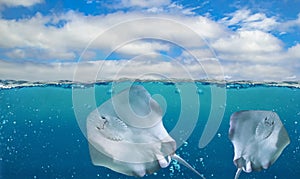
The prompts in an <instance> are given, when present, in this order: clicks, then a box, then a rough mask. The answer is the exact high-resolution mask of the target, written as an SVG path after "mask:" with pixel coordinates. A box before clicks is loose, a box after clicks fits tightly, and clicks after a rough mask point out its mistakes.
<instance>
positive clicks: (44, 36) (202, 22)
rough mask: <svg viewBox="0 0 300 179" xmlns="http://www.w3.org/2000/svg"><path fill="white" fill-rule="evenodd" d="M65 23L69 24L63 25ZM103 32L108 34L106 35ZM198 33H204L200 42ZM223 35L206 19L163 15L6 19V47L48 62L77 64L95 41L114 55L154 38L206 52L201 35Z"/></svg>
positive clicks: (1, 24)
mask: <svg viewBox="0 0 300 179" xmlns="http://www.w3.org/2000/svg"><path fill="white" fill-rule="evenodd" d="M142 18H146V19H144V20H143V19H142ZM61 21H63V22H65V24H64V25H60V26H58V25H57V24H58V22H61ZM131 22H132V23H131ZM166 22H168V23H166ZM122 23H123V25H122ZM124 23H127V25H126V24H124ZM116 24H117V26H116ZM118 24H119V25H118ZM115 27H116V28H115ZM117 27H120V28H117ZM103 32H105V35H102V36H101V34H102V33H103ZM195 34H196V35H197V34H198V35H197V36H198V37H197V38H195ZM223 34H226V32H225V29H224V28H222V27H221V26H220V25H218V24H217V23H216V22H213V21H211V20H209V19H207V18H205V17H184V16H173V15H168V14H162V15H159V16H158V15H147V14H143V13H138V12H132V13H121V12H117V13H113V14H109V15H106V16H105V15H99V16H84V15H83V14H80V13H77V12H74V11H69V12H67V13H64V14H59V15H51V16H50V15H49V16H42V15H41V14H39V13H37V14H36V15H35V16H33V17H32V18H26V19H20V20H6V19H1V20H0V47H2V48H5V49H9V48H17V49H26V51H27V52H28V53H24V56H22V58H26V57H27V56H28V55H27V54H30V53H29V52H31V51H37V50H38V51H40V52H43V53H42V54H44V55H43V56H44V57H45V58H46V57H48V58H57V59H65V58H66V59H72V58H73V57H74V53H80V52H81V51H82V50H83V49H84V48H85V47H86V46H87V45H88V44H89V43H90V42H91V41H92V40H94V42H93V43H92V45H91V46H90V47H91V48H94V49H100V50H109V51H110V50H114V49H113V48H114V47H116V45H120V44H122V43H124V41H126V40H132V39H136V38H152V37H154V38H161V39H163V40H164V39H166V40H171V41H172V40H174V41H175V42H177V43H179V44H180V45H182V46H183V47H200V46H203V45H207V44H205V41H204V40H201V39H200V40H199V39H198V38H200V36H201V37H203V38H204V39H213V38H218V37H220V36H221V35H223ZM151 46H152V47H155V51H159V50H166V46H165V45H160V46H158V45H157V44H152V45H151ZM129 47H130V46H127V47H123V48H122V49H121V50H120V52H122V53H123V54H125V53H126V52H127V53H128V54H134V53H133V51H132V48H133V46H132V45H131V47H130V48H129ZM148 47H150V46H149V42H147V43H145V44H141V43H140V44H139V46H136V45H135V48H136V49H137V48H139V49H142V48H144V49H145V48H148ZM159 48H161V49H159ZM126 49H127V51H126ZM12 53H14V54H15V52H12ZM11 55H13V54H11ZM16 57H17V56H16ZM20 57H21V56H20ZM37 57H38V56H37Z"/></svg>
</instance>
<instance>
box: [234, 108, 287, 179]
mask: <svg viewBox="0 0 300 179" xmlns="http://www.w3.org/2000/svg"><path fill="white" fill-rule="evenodd" d="M229 138H230V140H231V142H232V144H233V146H234V159H233V162H234V164H235V165H236V167H237V168H238V169H237V172H236V174H235V179H237V178H238V177H239V175H240V173H241V172H242V170H243V171H244V172H247V173H250V172H252V171H260V170H262V169H267V168H269V167H270V166H271V165H272V164H273V163H274V162H275V161H276V160H277V158H278V157H279V156H280V154H281V153H282V151H283V150H284V148H285V147H286V146H287V145H288V144H289V143H290V139H289V136H288V133H287V131H286V129H285V128H284V126H283V124H282V122H281V121H280V119H279V116H278V115H277V114H276V113H275V112H272V111H255V110H249V111H239V112H235V113H233V114H232V115H231V118H230V129H229Z"/></svg>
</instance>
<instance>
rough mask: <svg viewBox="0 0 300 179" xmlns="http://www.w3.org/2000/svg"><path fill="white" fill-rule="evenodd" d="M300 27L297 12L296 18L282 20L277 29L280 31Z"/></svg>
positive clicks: (299, 18) (299, 16)
mask: <svg viewBox="0 0 300 179" xmlns="http://www.w3.org/2000/svg"><path fill="white" fill-rule="evenodd" d="M295 27H296V28H300V13H299V14H298V17H297V19H293V20H288V21H286V22H282V23H281V24H280V26H279V30H282V31H284V32H285V31H291V29H293V28H295Z"/></svg>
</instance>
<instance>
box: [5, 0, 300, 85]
mask: <svg viewBox="0 0 300 179" xmlns="http://www.w3.org/2000/svg"><path fill="white" fill-rule="evenodd" d="M299 7H300V0H282V1H279V0H278V1H270V0H265V1H259V0H249V1H231V0H218V1H200V0H180V1H172V0H151V1H147V0H115V1H110V2H107V1H102V0H76V1H74V0H64V1H63V0H18V1H11V0H0V79H1V80H6V79H10V80H29V81H56V80H74V81H95V80H116V79H121V78H133V79H192V80H201V79H216V80H224V79H225V80H253V81H298V82H299V81H300V9H299Z"/></svg>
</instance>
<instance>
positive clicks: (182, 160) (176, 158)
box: [172, 154, 205, 179]
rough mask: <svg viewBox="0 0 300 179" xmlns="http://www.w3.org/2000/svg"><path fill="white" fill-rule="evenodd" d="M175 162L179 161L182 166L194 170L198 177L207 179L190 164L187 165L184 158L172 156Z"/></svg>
mask: <svg viewBox="0 0 300 179" xmlns="http://www.w3.org/2000/svg"><path fill="white" fill-rule="evenodd" d="M172 159H173V160H177V161H178V162H179V163H180V164H182V165H184V166H186V167H187V168H188V169H190V170H192V171H193V172H195V173H196V174H197V175H199V176H200V177H202V179H205V177H204V175H203V174H201V173H199V172H198V171H197V170H196V169H194V168H193V167H192V166H191V165H190V164H189V163H187V162H186V161H185V160H184V159H183V158H181V157H179V156H178V155H176V154H174V155H172Z"/></svg>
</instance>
